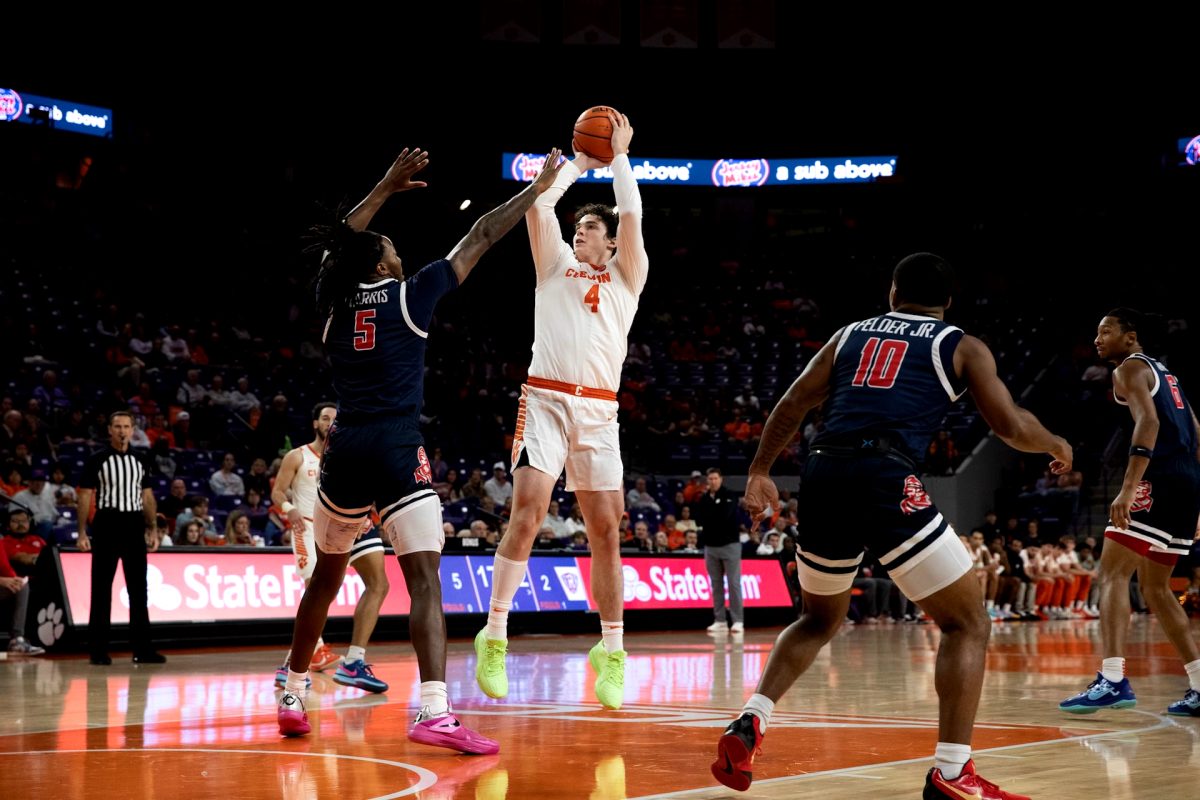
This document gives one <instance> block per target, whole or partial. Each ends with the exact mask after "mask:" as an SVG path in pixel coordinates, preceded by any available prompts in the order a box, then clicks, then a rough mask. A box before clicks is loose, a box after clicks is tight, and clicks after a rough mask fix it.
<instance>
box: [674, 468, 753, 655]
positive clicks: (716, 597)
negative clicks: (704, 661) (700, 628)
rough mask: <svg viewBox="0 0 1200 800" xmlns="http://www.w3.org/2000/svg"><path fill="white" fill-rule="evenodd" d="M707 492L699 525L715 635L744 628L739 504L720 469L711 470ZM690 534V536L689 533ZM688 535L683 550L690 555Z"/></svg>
mask: <svg viewBox="0 0 1200 800" xmlns="http://www.w3.org/2000/svg"><path fill="white" fill-rule="evenodd" d="M707 480H708V491H706V492H705V493H704V495H703V496H701V498H700V504H699V506H698V508H697V511H696V523H697V524H698V525H699V527H700V530H701V532H703V534H704V566H705V568H706V569H707V571H708V579H709V583H710V587H711V590H712V598H713V623H712V625H710V626H708V630H709V631H710V632H712V633H718V632H721V631H725V630H731V631H733V632H738V631H741V630H743V629H744V621H743V618H742V613H743V609H742V547H741V542H740V541H739V536H738V533H739V531H738V521H737V509H738V501H737V498H735V497H734V496H733V493H732V492H730V491H729V489H727V488H726V487H725V486H724V485H723V484H724V478H723V476H722V475H721V470H719V469H717V468H716V467H710V468H709V470H708V479H707ZM688 535H690V534H688ZM686 541H687V539H686V535H685V546H684V551H685V552H687V546H686ZM722 586H726V587H727V589H728V592H729V616H730V619H731V620H732V626H730V627H727V625H726V622H725V592H724V591H722V588H721V587H722Z"/></svg>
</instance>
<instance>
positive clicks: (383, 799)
mask: <svg viewBox="0 0 1200 800" xmlns="http://www.w3.org/2000/svg"><path fill="white" fill-rule="evenodd" d="M69 753H158V754H162V753H234V754H238V753H242V754H248V755H272V756H302V757H304V758H340V759H346V760H348V761H369V762H371V763H373V764H383V765H385V766H389V767H400V768H401V769H406V770H408V771H410V772H414V773H416V775H417V778H418V780H417V782H416V783H415V784H413V785H412V786H409V787H408V788H407V789H401V790H400V791H398V792H393V793H391V794H382V795H378V796H377V797H371V798H368V800H395V798H398V797H408V796H410V795H414V794H416V793H417V792H423V791H425V790H426V789H429V788H431V787H432V786H433V785H434V784H436V783H437V782H438V774H437V773H436V772H434V771H432V770H428V769H426V768H425V767H418V766H417V765H416V764H406V763H404V762H403V761H388V760H387V759H384V758H371V757H370V756H352V755H348V754H344V753H300V752H296V751H292V750H229V749H225V748H217V749H213V748H207V747H119V748H113V747H106V748H104V749H102V750H16V751H12V752H8V753H0V756H42V755H54V754H69Z"/></svg>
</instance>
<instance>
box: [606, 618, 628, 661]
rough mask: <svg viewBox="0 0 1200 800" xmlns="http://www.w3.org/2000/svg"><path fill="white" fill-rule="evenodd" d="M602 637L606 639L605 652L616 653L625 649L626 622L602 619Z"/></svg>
mask: <svg viewBox="0 0 1200 800" xmlns="http://www.w3.org/2000/svg"><path fill="white" fill-rule="evenodd" d="M600 638H601V639H603V640H604V652H606V653H615V652H617V651H618V650H624V649H625V623H624V621H622V622H605V621H604V620H600Z"/></svg>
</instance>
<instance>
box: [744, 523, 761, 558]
mask: <svg viewBox="0 0 1200 800" xmlns="http://www.w3.org/2000/svg"><path fill="white" fill-rule="evenodd" d="M742 535H743V536H745V537H746V538H745V539H743V540H742V558H753V557H755V556H757V555H758V548H759V547H760V546H762V543H763V541H762V531H760V530H758V529H757V528H755V529H754V530H752V531H747V532H746V533H744V534H742Z"/></svg>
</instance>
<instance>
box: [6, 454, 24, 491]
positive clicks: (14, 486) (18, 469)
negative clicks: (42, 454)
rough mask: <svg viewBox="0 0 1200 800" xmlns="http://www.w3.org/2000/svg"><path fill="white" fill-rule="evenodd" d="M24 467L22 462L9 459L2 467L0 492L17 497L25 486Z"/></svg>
mask: <svg viewBox="0 0 1200 800" xmlns="http://www.w3.org/2000/svg"><path fill="white" fill-rule="evenodd" d="M23 469H24V468H23V467H22V466H21V464H20V463H18V462H16V461H12V460H9V461H8V462H6V463H5V464H4V466H3V468H0V492H3V493H4V494H5V495H7V496H9V497H16V496H17V495H18V494H20V492H21V491H22V490H24V488H25V476H24V475H22V474H21V473H22V470H23Z"/></svg>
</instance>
